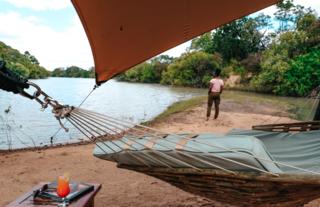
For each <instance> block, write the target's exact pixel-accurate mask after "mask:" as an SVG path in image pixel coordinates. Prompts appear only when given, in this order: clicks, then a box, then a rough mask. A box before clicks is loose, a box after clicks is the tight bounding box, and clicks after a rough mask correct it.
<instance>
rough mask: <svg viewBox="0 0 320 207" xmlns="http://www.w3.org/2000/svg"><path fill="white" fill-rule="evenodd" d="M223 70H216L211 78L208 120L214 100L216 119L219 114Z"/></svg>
mask: <svg viewBox="0 0 320 207" xmlns="http://www.w3.org/2000/svg"><path fill="white" fill-rule="evenodd" d="M220 72H221V70H216V71H215V74H214V76H213V78H212V79H211V80H210V86H209V91H208V108H207V121H208V120H209V117H210V114H211V108H212V104H213V102H214V110H215V113H214V119H217V118H218V116H219V105H220V99H221V98H220V95H221V93H222V91H223V86H224V82H223V80H222V79H221V78H220Z"/></svg>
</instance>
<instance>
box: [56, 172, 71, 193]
mask: <svg viewBox="0 0 320 207" xmlns="http://www.w3.org/2000/svg"><path fill="white" fill-rule="evenodd" d="M69 193H70V186H69V178H68V177H66V176H59V177H58V185H57V194H58V196H59V197H60V198H65V197H66V196H67V195H69Z"/></svg>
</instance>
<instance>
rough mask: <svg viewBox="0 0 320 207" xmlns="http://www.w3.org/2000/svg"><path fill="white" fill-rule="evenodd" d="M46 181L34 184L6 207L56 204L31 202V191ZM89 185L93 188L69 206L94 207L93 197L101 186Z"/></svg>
mask: <svg viewBox="0 0 320 207" xmlns="http://www.w3.org/2000/svg"><path fill="white" fill-rule="evenodd" d="M45 184H47V183H40V184H39V185H37V186H34V187H33V188H32V190H30V191H29V192H28V193H26V194H24V195H23V196H21V197H19V198H18V199H16V200H15V201H13V202H12V203H10V204H8V205H7V207H40V206H41V207H52V206H57V205H56V204H49V205H36V204H33V201H32V199H33V196H32V195H33V191H34V190H37V189H39V188H41V187H42V186H43V185H45ZM88 184H90V185H93V186H94V190H93V191H91V192H89V193H87V194H85V195H84V196H82V197H81V198H79V199H78V200H76V201H73V202H72V203H71V204H70V205H68V206H69V207H94V197H95V196H96V194H97V193H98V192H99V190H100V188H101V184H93V183H88Z"/></svg>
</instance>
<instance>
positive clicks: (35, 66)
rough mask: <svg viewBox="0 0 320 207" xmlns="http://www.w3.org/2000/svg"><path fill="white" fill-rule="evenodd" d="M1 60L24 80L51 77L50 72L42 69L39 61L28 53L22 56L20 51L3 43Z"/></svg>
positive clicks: (0, 49) (0, 44)
mask: <svg viewBox="0 0 320 207" xmlns="http://www.w3.org/2000/svg"><path fill="white" fill-rule="evenodd" d="M0 58H1V59H3V60H4V61H5V62H6V64H7V67H8V68H9V69H11V70H12V71H14V72H15V73H17V74H19V75H21V76H22V77H24V78H29V79H37V78H46V77H48V76H49V75H50V72H49V71H47V70H46V69H45V68H44V67H41V66H40V63H39V61H38V60H37V59H36V58H35V57H34V56H33V55H31V54H30V53H29V52H28V51H26V52H25V53H24V54H21V53H20V52H19V51H18V50H15V49H13V48H11V47H10V46H8V45H6V44H5V43H3V42H1V41H0Z"/></svg>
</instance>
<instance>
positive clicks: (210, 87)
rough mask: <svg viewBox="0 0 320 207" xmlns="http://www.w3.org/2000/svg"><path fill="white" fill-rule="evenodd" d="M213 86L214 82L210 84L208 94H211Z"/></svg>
mask: <svg viewBox="0 0 320 207" xmlns="http://www.w3.org/2000/svg"><path fill="white" fill-rule="evenodd" d="M212 86H213V83H212V82H210V85H209V90H208V94H210V92H211V89H212Z"/></svg>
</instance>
